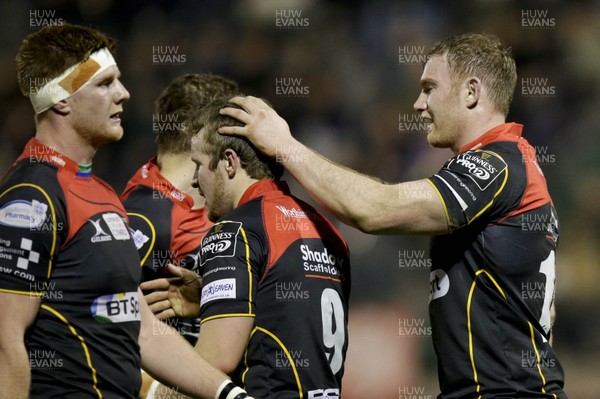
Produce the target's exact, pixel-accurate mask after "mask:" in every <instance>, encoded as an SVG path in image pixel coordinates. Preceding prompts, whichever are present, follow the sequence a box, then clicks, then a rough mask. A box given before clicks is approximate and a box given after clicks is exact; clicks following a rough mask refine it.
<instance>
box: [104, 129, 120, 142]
mask: <svg viewBox="0 0 600 399" xmlns="http://www.w3.org/2000/svg"><path fill="white" fill-rule="evenodd" d="M123 134H124V131H123V127H122V126H111V128H110V129H108V131H107V135H106V142H107V143H114V142H115V141H119V140H121V139H122V138H123Z"/></svg>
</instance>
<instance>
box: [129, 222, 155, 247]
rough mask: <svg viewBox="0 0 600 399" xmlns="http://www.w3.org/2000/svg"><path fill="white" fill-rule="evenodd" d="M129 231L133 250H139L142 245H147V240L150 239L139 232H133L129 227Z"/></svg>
mask: <svg viewBox="0 0 600 399" xmlns="http://www.w3.org/2000/svg"><path fill="white" fill-rule="evenodd" d="M129 231H130V232H131V237H133V242H134V244H135V248H136V249H140V248H141V247H143V246H144V244H145V243H147V242H148V240H149V239H150V237H148V236H147V235H145V234H144V233H142V232H141V231H140V230H135V231H134V230H133V229H132V228H131V227H130V228H129Z"/></svg>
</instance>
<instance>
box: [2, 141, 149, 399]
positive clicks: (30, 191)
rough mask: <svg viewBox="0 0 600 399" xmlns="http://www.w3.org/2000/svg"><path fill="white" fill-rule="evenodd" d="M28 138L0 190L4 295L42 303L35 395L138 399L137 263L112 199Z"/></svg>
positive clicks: (32, 349) (32, 338)
mask: <svg viewBox="0 0 600 399" xmlns="http://www.w3.org/2000/svg"><path fill="white" fill-rule="evenodd" d="M77 173H78V165H77V164H76V163H75V162H74V161H72V160H71V159H68V158H67V157H65V156H64V155H62V154H60V153H58V152H56V151H54V150H52V149H51V148H49V147H47V146H45V145H43V144H41V143H40V142H39V141H37V140H36V139H31V140H30V141H29V143H28V144H27V146H26V148H25V151H24V152H23V154H22V155H21V156H20V157H19V158H18V159H17V161H16V162H15V163H14V164H13V166H12V168H11V169H10V170H9V171H8V173H7V175H6V176H5V177H4V179H3V181H2V183H1V184H0V291H2V292H8V293H13V294H15V295H28V296H37V297H41V298H42V303H41V308H40V311H39V313H38V315H37V317H36V319H35V321H34V323H33V325H32V326H31V327H30V328H29V330H28V331H27V334H26V347H27V351H28V354H29V365H30V367H31V378H32V382H31V398H83V397H85V398H101V397H102V398H134V397H137V395H138V391H139V386H140V382H141V381H140V372H139V368H140V355H139V346H138V336H139V329H140V313H139V303H138V291H137V290H138V284H139V280H140V270H139V257H138V254H137V251H136V249H135V246H134V244H133V240H132V238H131V235H130V233H129V229H128V228H127V225H126V214H125V210H124V209H123V206H122V205H121V203H120V201H119V198H118V197H117V195H116V193H115V192H114V191H113V190H112V188H110V187H109V186H108V185H107V184H105V183H104V182H102V181H101V180H99V179H98V178H96V177H94V176H91V175H87V176H79V175H78V174H77Z"/></svg>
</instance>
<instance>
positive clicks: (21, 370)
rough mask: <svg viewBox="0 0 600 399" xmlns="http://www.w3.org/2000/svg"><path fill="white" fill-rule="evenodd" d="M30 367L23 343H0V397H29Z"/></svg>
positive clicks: (12, 398) (17, 398)
mask: <svg viewBox="0 0 600 399" xmlns="http://www.w3.org/2000/svg"><path fill="white" fill-rule="evenodd" d="M30 381H31V369H30V368H29V357H28V356H27V350H26V349H25V345H24V344H23V343H21V344H20V345H19V344H18V345H14V346H12V345H1V344H0V399H26V398H28V397H29V385H30Z"/></svg>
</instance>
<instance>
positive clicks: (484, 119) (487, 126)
mask: <svg viewBox="0 0 600 399" xmlns="http://www.w3.org/2000/svg"><path fill="white" fill-rule="evenodd" d="M504 123H506V119H505V118H504V115H502V114H500V113H492V114H485V115H477V117H476V118H474V120H473V121H471V122H469V123H467V126H468V127H467V128H466V129H465V130H464V131H465V134H463V135H462V136H461V139H460V140H459V141H458V142H457V143H456V144H455V145H454V146H453V147H452V151H453V152H454V153H455V154H458V153H459V152H460V149H461V148H462V147H464V146H465V145H467V144H469V143H471V142H473V141H475V140H477V138H479V137H480V136H482V135H484V134H485V133H487V132H488V131H490V130H492V129H493V128H495V127H497V126H500V125H502V124H504Z"/></svg>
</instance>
